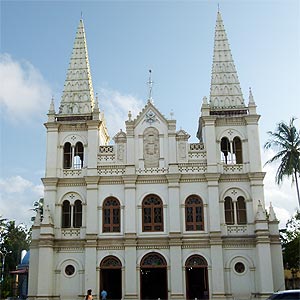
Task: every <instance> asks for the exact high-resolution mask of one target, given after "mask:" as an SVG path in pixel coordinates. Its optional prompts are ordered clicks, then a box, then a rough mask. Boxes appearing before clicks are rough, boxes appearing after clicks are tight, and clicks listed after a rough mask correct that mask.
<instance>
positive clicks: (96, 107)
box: [94, 93, 99, 110]
mask: <svg viewBox="0 0 300 300" xmlns="http://www.w3.org/2000/svg"><path fill="white" fill-rule="evenodd" d="M97 109H99V101H98V93H96V99H95V105H94V110H97Z"/></svg>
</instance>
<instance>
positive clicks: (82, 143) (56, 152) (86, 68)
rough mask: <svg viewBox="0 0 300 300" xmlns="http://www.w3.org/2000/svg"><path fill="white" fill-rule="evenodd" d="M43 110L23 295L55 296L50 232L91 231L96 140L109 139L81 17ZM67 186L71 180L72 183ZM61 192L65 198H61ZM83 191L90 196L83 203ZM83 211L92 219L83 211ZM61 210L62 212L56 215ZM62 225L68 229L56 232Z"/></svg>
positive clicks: (93, 229) (57, 235)
mask: <svg viewBox="0 0 300 300" xmlns="http://www.w3.org/2000/svg"><path fill="white" fill-rule="evenodd" d="M47 116H48V120H47V122H46V123H45V124H44V125H45V127H46V129H47V146H46V147H47V148H46V149H47V153H46V168H45V169H46V170H45V177H44V178H42V181H43V184H44V212H43V218H42V219H41V218H40V217H39V216H38V217H37V218H36V222H35V223H34V225H33V227H32V244H31V255H32V257H33V258H34V259H33V260H32V261H31V262H30V268H31V270H34V271H33V272H30V275H29V276H30V280H29V282H30V283H29V297H31V296H32V295H35V298H43V299H50V298H51V299H55V297H57V299H58V298H59V297H58V296H57V295H54V294H53V293H54V285H55V283H54V281H53V274H52V272H53V270H52V268H53V266H52V264H53V261H54V260H55V251H54V247H55V239H54V237H55V238H56V239H57V238H60V236H61V235H62V234H69V235H71V236H72V235H73V234H74V232H76V234H78V235H79V236H80V234H83V232H84V233H85V234H86V236H89V235H90V236H94V235H95V232H96V226H97V225H96V222H95V218H96V217H95V214H94V213H95V212H96V211H97V197H94V194H95V189H92V188H91V187H90V185H93V186H94V183H95V181H94V178H97V175H98V170H97V159H98V151H99V146H100V145H107V144H108V143H109V135H108V132H107V128H106V124H105V119H104V114H103V113H101V112H100V110H99V107H98V99H97V97H96V98H95V97H94V92H93V85H92V77H91V71H90V65H89V59H88V51H87V43H86V37H85V30H84V24H83V20H82V19H81V20H80V21H79V25H78V28H77V32H76V36H75V41H74V46H73V51H72V54H71V59H70V63H69V68H68V71H67V76H66V80H65V84H64V90H63V93H62V97H61V101H60V107H59V111H58V112H56V111H55V106H54V100H53V99H52V100H51V104H50V108H49V111H48V114H47ZM71 181H72V183H71ZM70 186H72V187H74V186H77V189H76V188H72V187H70ZM85 187H87V189H88V190H89V191H88V192H86V190H85ZM71 189H72V190H71ZM74 190H75V191H74ZM86 193H87V194H89V195H86ZM62 195H64V198H65V199H66V200H64V199H63V200H62V199H61V197H62ZM84 196H85V197H88V198H90V201H89V206H88V207H87V205H85V204H86V203H85V202H84ZM86 212H88V214H89V215H90V216H91V220H93V221H88V220H87V219H86V218H84V217H83V215H85V214H86ZM62 215H64V216H66V217H65V218H61V216H62ZM62 228H72V229H70V230H69V231H66V230H65V232H64V233H62ZM87 251H88V250H87ZM45 257H47V259H45ZM36 262H38V263H36ZM65 296H66V295H65Z"/></svg>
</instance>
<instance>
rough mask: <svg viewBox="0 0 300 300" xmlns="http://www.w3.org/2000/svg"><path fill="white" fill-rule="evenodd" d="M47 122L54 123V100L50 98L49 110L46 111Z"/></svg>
mask: <svg viewBox="0 0 300 300" xmlns="http://www.w3.org/2000/svg"><path fill="white" fill-rule="evenodd" d="M47 116H48V122H54V121H55V107H54V98H53V96H52V98H51V102H50V106H49V110H48V114H47Z"/></svg>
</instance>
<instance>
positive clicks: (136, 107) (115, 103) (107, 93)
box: [99, 88, 145, 137]
mask: <svg viewBox="0 0 300 300" xmlns="http://www.w3.org/2000/svg"><path fill="white" fill-rule="evenodd" d="M144 105H145V104H144V103H143V101H141V100H140V99H137V98H136V97H134V96H132V95H123V94H121V93H120V92H118V91H114V90H110V89H105V88H101V89H100V93H99V107H100V110H101V111H104V116H105V119H106V123H107V124H106V125H107V128H108V129H109V134H110V136H111V137H114V136H115V134H116V133H118V132H119V131H120V129H122V130H123V131H124V130H125V120H127V119H128V111H131V113H132V116H133V117H135V116H136V115H137V114H138V113H139V112H140V111H141V110H142V108H143V107H144Z"/></svg>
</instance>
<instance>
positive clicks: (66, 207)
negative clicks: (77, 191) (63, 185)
mask: <svg viewBox="0 0 300 300" xmlns="http://www.w3.org/2000/svg"><path fill="white" fill-rule="evenodd" d="M61 223H62V225H61V227H62V228H69V227H71V205H70V202H69V201H68V200H65V201H64V202H63V205H62V222H61Z"/></svg>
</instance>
